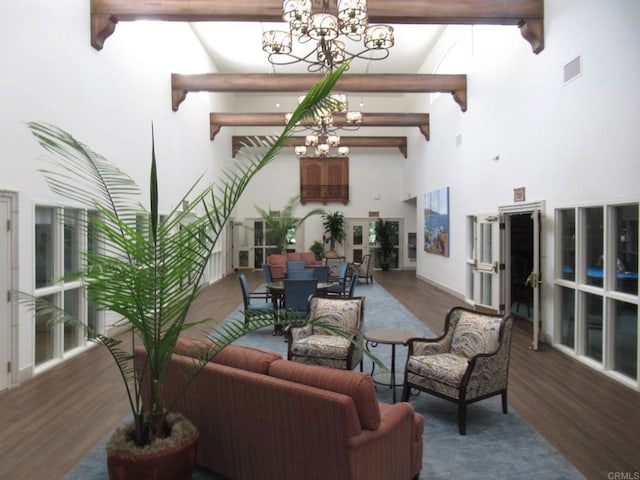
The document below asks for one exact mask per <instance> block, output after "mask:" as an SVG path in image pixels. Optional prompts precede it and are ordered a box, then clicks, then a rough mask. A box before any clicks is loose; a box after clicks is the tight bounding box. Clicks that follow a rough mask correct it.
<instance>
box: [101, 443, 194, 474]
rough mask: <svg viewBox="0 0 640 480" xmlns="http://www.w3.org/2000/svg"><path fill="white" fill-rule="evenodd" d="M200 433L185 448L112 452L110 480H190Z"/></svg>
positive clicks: (109, 460) (179, 446)
mask: <svg viewBox="0 0 640 480" xmlns="http://www.w3.org/2000/svg"><path fill="white" fill-rule="evenodd" d="M198 437H199V433H198V432H197V431H196V434H195V435H194V436H193V437H192V438H190V439H188V440H187V441H186V442H185V443H183V444H182V445H178V446H176V447H172V448H169V449H167V450H163V451H160V452H154V453H147V454H140V455H133V454H124V453H108V454H107V469H108V472H109V479H110V480H140V479H142V478H144V479H149V480H190V479H191V476H192V475H193V470H194V468H195V464H196V448H197V446H198Z"/></svg>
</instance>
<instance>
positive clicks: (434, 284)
mask: <svg viewBox="0 0 640 480" xmlns="http://www.w3.org/2000/svg"><path fill="white" fill-rule="evenodd" d="M416 278H417V279H418V280H420V281H422V282H424V283H428V284H429V285H431V286H432V287H435V288H437V289H438V290H442V291H443V292H446V293H448V294H449V295H452V296H454V297H456V298H457V299H459V300H461V301H463V302H465V303H466V299H465V298H464V295H463V294H461V293H460V292H457V291H455V290H452V289H450V288H448V287H445V286H444V285H442V284H441V283H438V282H434V281H433V280H431V279H429V278H427V277H423V276H422V275H420V274H419V273H416Z"/></svg>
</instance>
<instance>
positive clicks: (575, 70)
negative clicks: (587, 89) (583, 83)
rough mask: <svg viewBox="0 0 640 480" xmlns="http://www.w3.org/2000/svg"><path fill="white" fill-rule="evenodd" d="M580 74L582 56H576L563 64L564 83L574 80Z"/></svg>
mask: <svg viewBox="0 0 640 480" xmlns="http://www.w3.org/2000/svg"><path fill="white" fill-rule="evenodd" d="M580 75H582V57H581V56H579V55H578V56H577V57H576V58H574V59H573V60H571V61H570V62H569V63H567V64H566V65H565V66H564V84H565V85H566V84H567V83H569V82H571V81H572V80H575V79H576V78H578V77H579V76H580Z"/></svg>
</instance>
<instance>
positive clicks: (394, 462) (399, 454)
mask: <svg viewBox="0 0 640 480" xmlns="http://www.w3.org/2000/svg"><path fill="white" fill-rule="evenodd" d="M380 406H381V414H382V419H381V423H380V427H379V428H377V429H376V430H363V431H362V433H361V434H360V435H358V436H356V437H353V438H351V439H350V441H349V447H350V449H351V452H350V455H351V468H352V477H351V478H354V479H368V478H397V479H411V478H415V477H416V476H417V475H418V473H420V470H421V468H422V448H423V445H422V433H423V422H422V417H421V416H417V415H416V414H415V412H414V410H413V408H412V407H411V405H410V404H408V403H406V402H401V403H396V404H393V405H388V404H380Z"/></svg>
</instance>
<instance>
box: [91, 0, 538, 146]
mask: <svg viewBox="0 0 640 480" xmlns="http://www.w3.org/2000/svg"><path fill="white" fill-rule="evenodd" d="M321 3H322V2H319V1H317V0H314V1H313V5H314V6H313V9H314V10H316V9H317V8H318V5H319V4H321ZM330 5H333V6H334V8H335V3H334V2H332V1H330ZM367 8H368V15H369V21H370V23H379V24H390V25H392V26H393V27H394V37H395V45H394V47H393V48H392V49H391V50H390V55H389V57H388V58H385V59H384V60H380V61H367V60H360V59H355V60H353V62H352V63H351V65H350V69H349V71H348V73H347V75H345V76H344V77H343V78H341V79H340V80H339V82H338V84H337V85H336V88H337V89H342V91H344V92H345V93H347V94H348V95H352V93H353V92H356V94H355V95H354V96H355V97H356V98H357V99H358V100H357V103H356V108H357V109H359V110H362V111H363V114H364V115H365V119H366V113H367V112H372V116H375V115H373V112H376V109H377V108H379V109H380V110H379V111H380V112H390V114H391V115H390V114H389V113H387V114H381V115H379V116H378V117H377V120H376V122H377V124H376V125H375V126H389V125H393V126H403V124H404V125H412V126H417V127H419V128H420V130H421V131H422V133H423V134H424V136H425V138H427V139H428V138H429V135H428V128H429V120H428V116H427V118H426V123H425V122H424V121H423V120H420V122H419V123H416V121H415V120H410V119H407V117H406V115H405V116H404V117H403V113H404V112H405V111H406V110H407V109H406V108H405V106H404V102H401V101H398V100H397V97H399V96H401V95H402V94H406V93H407V92H415V93H426V92H446V93H451V94H452V95H453V99H454V100H455V101H456V102H457V103H458V104H459V105H460V108H461V109H462V111H466V105H467V88H466V82H467V79H466V75H426V74H417V72H419V70H420V69H421V67H422V65H423V64H424V61H425V60H426V58H427V56H428V54H429V52H430V51H431V49H432V48H433V47H434V45H435V44H436V42H437V40H438V39H439V37H440V36H441V35H442V32H443V30H444V26H445V25H451V24H462V25H473V24H485V25H511V28H514V27H515V26H517V27H518V28H519V29H520V32H521V34H522V36H523V37H524V39H525V40H526V41H528V42H529V43H530V44H531V47H532V50H533V52H534V53H539V52H541V51H542V50H543V49H544V0H393V1H392V0H368V7H367ZM141 19H151V20H162V21H180V22H191V23H190V24H191V26H192V28H193V30H194V32H196V34H197V36H198V37H199V38H200V41H201V42H202V44H203V45H204V47H205V48H206V49H207V51H208V52H209V54H210V56H211V58H212V60H213V62H214V63H215V64H216V66H217V69H218V73H216V74H210V73H208V72H202V74H195V75H177V74H173V75H172V79H171V81H172V99H171V102H172V103H171V104H172V108H173V109H174V110H176V111H177V110H178V108H179V105H180V103H181V102H182V101H184V99H185V98H186V96H187V93H189V92H192V91H218V92H223V91H224V92H237V93H239V92H242V95H238V97H241V98H244V99H246V98H247V97H250V98H252V99H254V100H251V101H250V102H249V103H248V105H249V106H250V107H251V106H253V105H258V104H259V102H258V101H257V100H258V99H261V100H263V99H270V100H271V102H272V105H273V100H274V99H276V97H277V98H285V97H286V96H289V99H288V100H287V102H288V103H287V106H285V108H287V109H289V108H292V106H293V105H295V103H294V102H292V98H295V97H297V95H298V94H299V93H302V92H304V91H305V90H306V89H300V88H299V85H300V83H299V82H300V81H302V77H301V76H299V75H295V74H300V73H305V72H306V66H305V65H304V64H296V65H291V66H273V65H271V64H270V63H269V62H268V60H267V54H266V53H264V52H263V51H262V33H263V32H264V31H267V30H272V29H281V30H285V29H286V28H283V27H284V25H285V24H284V22H281V19H282V1H281V0H243V1H240V2H239V1H238V0H215V1H201V0H154V1H153V2H149V1H147V0H92V1H91V44H92V46H93V47H94V48H96V49H98V50H100V49H102V48H103V45H104V42H105V40H106V39H107V38H108V37H109V36H110V35H112V34H113V33H114V32H115V30H116V26H117V23H118V22H120V21H134V20H141ZM274 22H279V23H274ZM341 40H342V39H341ZM293 48H294V53H296V51H297V48H298V45H296V43H295V42H294V46H293ZM350 50H352V51H359V50H360V49H359V48H357V47H354V48H351V49H350ZM459 73H460V74H464V72H459ZM247 74H253V75H247ZM283 74H284V76H283ZM286 74H289V77H292V76H295V77H296V78H295V79H294V78H289V79H285V78H284V77H286ZM291 74H294V75H291ZM347 77H349V78H348V81H347ZM347 84H348V85H347ZM294 86H295V88H294ZM269 89H271V90H269ZM296 90H298V91H296ZM300 90H301V91H300ZM273 92H279V93H278V95H277V96H276V95H274V94H273ZM285 92H286V93H285ZM380 92H386V93H380ZM390 95H391V96H392V97H393V98H392V99H391V100H390V99H389V96H390ZM365 97H366V98H367V100H366V101H363V100H364V98H365ZM276 101H278V100H276ZM263 103H264V102H263ZM354 103H355V102H353V101H352V103H351V104H350V108H351V109H352V110H353V109H354ZM362 103H366V107H364V108H358V107H359V106H360V107H362V105H359V104H362ZM379 105H387V108H384V109H383V108H380V106H379ZM389 106H391V108H389ZM245 111H250V110H245ZM265 111H267V112H268V111H269V110H264V108H262V109H261V112H265ZM259 112H260V111H258V110H256V115H255V116H254V117H251V118H249V121H250V122H253V121H255V122H256V123H251V125H257V126H260V125H262V126H267V125H273V121H267V120H266V119H265V116H264V114H263V113H260V114H259ZM215 113H216V112H212V118H213V115H214V114H215ZM218 113H220V112H218ZM416 113H422V114H424V113H425V112H416ZM272 118H275V117H272ZM239 121H242V122H245V124H246V118H245V119H238V118H235V119H234V118H231V119H228V120H227V121H226V122H227V123H223V122H220V123H219V124H217V125H214V123H213V121H212V124H211V128H212V130H211V132H212V135H211V138H212V139H213V138H214V136H215V132H216V131H217V129H219V128H220V127H224V126H225V125H227V126H229V125H238V124H239ZM407 122H409V123H407ZM405 142H406V137H405ZM405 154H406V153H405Z"/></svg>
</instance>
